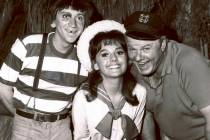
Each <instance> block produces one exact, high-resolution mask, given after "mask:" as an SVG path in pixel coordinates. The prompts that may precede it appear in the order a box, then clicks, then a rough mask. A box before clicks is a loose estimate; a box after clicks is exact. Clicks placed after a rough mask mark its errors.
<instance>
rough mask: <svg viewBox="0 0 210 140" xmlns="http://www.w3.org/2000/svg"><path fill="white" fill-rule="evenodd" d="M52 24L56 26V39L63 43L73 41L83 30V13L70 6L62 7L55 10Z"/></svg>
mask: <svg viewBox="0 0 210 140" xmlns="http://www.w3.org/2000/svg"><path fill="white" fill-rule="evenodd" d="M53 24H54V25H55V27H56V34H55V37H56V38H57V39H56V40H60V41H61V42H62V43H64V44H71V43H74V42H75V41H76V40H77V38H78V37H79V36H80V35H81V33H82V31H83V30H84V25H85V18H84V13H83V12H81V11H78V10H74V9H72V8H71V7H69V8H65V9H62V10H60V11H58V12H57V15H56V19H55V20H54V21H53ZM64 46H68V45H64Z"/></svg>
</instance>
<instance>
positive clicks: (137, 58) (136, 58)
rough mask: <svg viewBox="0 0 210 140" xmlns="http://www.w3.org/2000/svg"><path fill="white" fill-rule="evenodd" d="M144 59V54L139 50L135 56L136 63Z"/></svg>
mask: <svg viewBox="0 0 210 140" xmlns="http://www.w3.org/2000/svg"><path fill="white" fill-rule="evenodd" d="M142 59H144V53H143V52H142V51H141V50H138V51H137V53H136V56H135V60H136V61H141V60H142Z"/></svg>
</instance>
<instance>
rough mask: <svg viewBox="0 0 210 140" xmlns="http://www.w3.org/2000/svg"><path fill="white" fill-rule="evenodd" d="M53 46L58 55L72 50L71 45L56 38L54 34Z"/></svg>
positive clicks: (72, 46)
mask: <svg viewBox="0 0 210 140" xmlns="http://www.w3.org/2000/svg"><path fill="white" fill-rule="evenodd" d="M53 45H54V47H55V49H56V50H57V51H58V52H60V53H66V52H68V51H69V50H70V49H73V48H74V45H73V44H72V43H68V42H66V41H64V40H63V39H62V38H60V37H58V36H57V35H56V34H55V35H54V36H53Z"/></svg>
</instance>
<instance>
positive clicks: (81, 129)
mask: <svg viewBox="0 0 210 140" xmlns="http://www.w3.org/2000/svg"><path fill="white" fill-rule="evenodd" d="M84 92H86V91H84V90H79V91H78V92H77V93H76V95H75V97H74V100H73V106H72V120H73V125H74V139H75V140H85V139H89V130H88V124H87V120H86V119H87V118H86V110H85V106H86V102H87V101H86V98H85V95H84V94H85V93H84Z"/></svg>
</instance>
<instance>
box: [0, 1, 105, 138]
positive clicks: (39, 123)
mask: <svg viewBox="0 0 210 140" xmlns="http://www.w3.org/2000/svg"><path fill="white" fill-rule="evenodd" d="M52 9H53V12H54V13H55V14H54V20H53V22H52V24H51V26H52V27H53V28H55V32H51V33H49V34H48V35H46V41H44V40H45V39H44V38H45V37H44V36H45V35H43V34H34V35H29V36H26V37H24V38H18V39H17V40H16V41H15V43H14V44H13V46H12V49H11V52H10V53H9V55H8V56H7V58H6V60H5V62H4V63H3V65H2V68H1V70H0V82H1V83H0V89H1V91H0V97H1V100H2V101H3V103H4V104H5V105H6V107H7V109H8V110H10V112H12V113H14V114H15V117H14V124H13V132H12V139H13V140H23V139H27V140H28V139H31V140H34V139H39V140H57V139H62V140H69V139H71V138H72V136H71V131H70V129H69V124H70V119H69V117H68V116H69V115H68V114H69V109H70V107H71V99H72V98H73V95H74V92H75V90H76V89H77V87H78V85H79V84H80V83H81V82H82V81H84V79H85V78H86V76H87V72H86V71H85V70H84V69H83V68H82V67H80V64H79V62H78V59H77V56H76V47H75V46H76V41H77V39H78V37H79V36H80V34H81V33H82V32H83V30H84V28H85V26H87V25H89V24H91V23H93V22H95V21H96V20H97V19H100V18H101V17H100V15H99V14H98V12H97V11H96V8H95V7H94V5H93V4H92V3H91V2H90V1H87V0H85V1H81V0H57V1H55V2H54V4H53V6H52ZM42 48H45V50H44V51H43V50H42ZM42 56H43V59H42ZM39 61H40V62H39ZM37 77H38V78H37ZM12 98H14V99H15V101H16V104H15V105H14V106H15V108H14V107H13V102H12Z"/></svg>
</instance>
